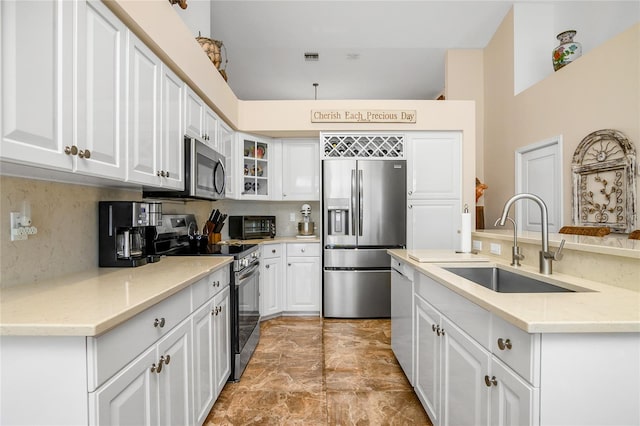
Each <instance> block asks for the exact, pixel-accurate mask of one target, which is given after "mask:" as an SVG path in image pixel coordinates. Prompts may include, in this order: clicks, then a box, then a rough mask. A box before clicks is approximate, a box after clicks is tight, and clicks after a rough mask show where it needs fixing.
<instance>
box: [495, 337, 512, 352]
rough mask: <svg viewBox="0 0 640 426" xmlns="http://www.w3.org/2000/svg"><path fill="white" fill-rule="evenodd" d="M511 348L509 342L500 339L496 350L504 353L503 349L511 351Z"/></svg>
mask: <svg viewBox="0 0 640 426" xmlns="http://www.w3.org/2000/svg"><path fill="white" fill-rule="evenodd" d="M511 346H512V345H511V340H509V339H503V338H502V337H501V338H499V339H498V348H500V350H501V351H504V350H505V348H506V349H511Z"/></svg>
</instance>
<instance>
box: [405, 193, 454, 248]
mask: <svg viewBox="0 0 640 426" xmlns="http://www.w3.org/2000/svg"><path fill="white" fill-rule="evenodd" d="M407 203H408V205H407V248H408V249H451V250H455V249H459V248H460V234H459V230H460V218H461V215H460V211H461V210H460V208H461V207H460V200H408V201H407Z"/></svg>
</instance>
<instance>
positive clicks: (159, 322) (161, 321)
mask: <svg viewBox="0 0 640 426" xmlns="http://www.w3.org/2000/svg"><path fill="white" fill-rule="evenodd" d="M164 324H165V321H164V317H162V318H160V319H158V318H156V319H155V320H154V321H153V326H154V327H160V328H162V327H164Z"/></svg>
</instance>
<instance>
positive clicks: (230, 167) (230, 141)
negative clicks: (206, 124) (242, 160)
mask: <svg viewBox="0 0 640 426" xmlns="http://www.w3.org/2000/svg"><path fill="white" fill-rule="evenodd" d="M234 139H235V138H234V134H233V130H231V129H230V128H229V127H228V126H227V125H226V124H224V123H223V122H220V123H219V126H218V148H219V149H220V152H222V153H223V154H224V158H225V167H226V169H227V182H226V183H225V192H226V197H227V198H235V197H236V188H235V186H234V185H235V182H236V179H237V178H236V177H235V175H236V174H237V173H238V172H237V170H236V169H237V167H236V164H235V162H234V160H235V159H236V158H237V154H236V153H235V144H234Z"/></svg>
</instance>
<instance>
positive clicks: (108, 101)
mask: <svg viewBox="0 0 640 426" xmlns="http://www.w3.org/2000/svg"><path fill="white" fill-rule="evenodd" d="M75 4H76V5H77V7H78V22H77V28H78V34H77V37H76V39H77V43H78V57H77V81H76V89H77V96H76V110H77V117H76V130H77V132H76V135H77V139H76V141H75V142H76V143H75V145H76V146H77V149H78V153H77V155H75V156H74V157H75V159H76V166H75V170H77V171H79V172H81V173H82V174H84V175H94V176H103V177H111V178H114V179H120V180H124V179H125V174H126V172H125V170H126V168H125V160H124V159H125V154H124V150H125V146H126V144H125V122H126V121H125V120H126V116H125V88H126V80H125V79H124V78H123V76H124V75H125V72H126V71H125V58H126V56H125V55H126V34H127V28H126V27H125V26H124V24H123V23H122V22H121V21H120V20H119V19H118V18H117V17H116V16H115V15H114V14H113V13H112V12H111V11H110V10H109V9H107V7H106V6H104V4H103V3H102V2H100V1H87V2H83V1H80V2H77V3H75ZM72 154H73V153H72Z"/></svg>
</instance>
